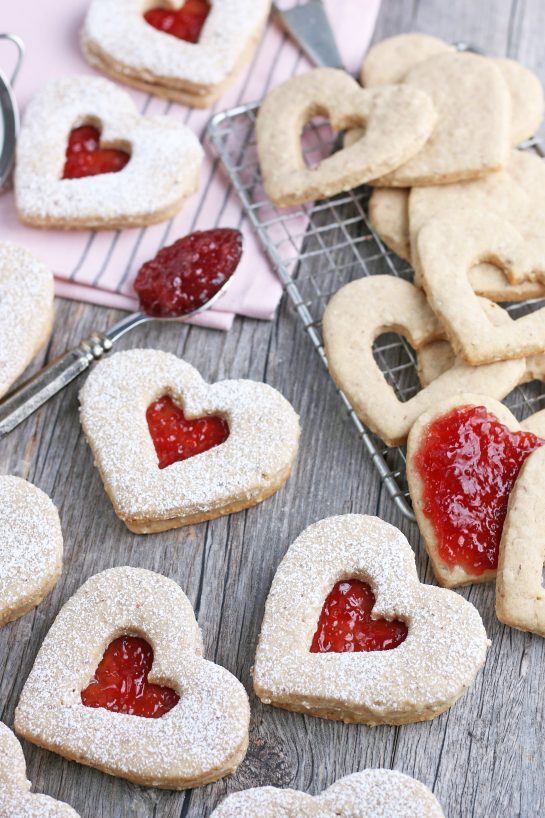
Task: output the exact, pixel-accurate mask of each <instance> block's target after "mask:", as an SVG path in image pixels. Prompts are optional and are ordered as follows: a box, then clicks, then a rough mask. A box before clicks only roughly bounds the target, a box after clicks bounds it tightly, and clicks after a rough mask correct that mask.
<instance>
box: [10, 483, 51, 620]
mask: <svg viewBox="0 0 545 818" xmlns="http://www.w3.org/2000/svg"><path fill="white" fill-rule="evenodd" d="M61 567H62V532H61V524H60V520H59V514H58V512H57V509H56V508H55V506H54V505H53V503H52V501H51V500H50V499H49V497H48V496H47V495H46V494H44V492H43V491H41V490H40V489H38V488H36V486H33V485H32V484H31V483H27V481H26V480H22V479H21V478H19V477H11V476H2V477H0V624H4V623H6V622H9V621H11V620H12V619H15V618H16V617H18V616H22V614H23V613H26V611H28V610H30V608H33V607H34V606H35V605H37V604H38V603H39V602H40V601H41V600H42V599H43V597H44V596H45V595H46V593H48V592H49V591H50V590H51V588H52V586H53V585H54V584H55V582H56V581H57V579H58V577H59V574H60V572H61Z"/></svg>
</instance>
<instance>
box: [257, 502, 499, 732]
mask: <svg viewBox="0 0 545 818" xmlns="http://www.w3.org/2000/svg"><path fill="white" fill-rule="evenodd" d="M487 644H488V643H487V638H486V633H485V630H484V627H483V624H482V621H481V618H480V616H479V613H478V612H477V611H476V610H475V608H474V607H473V606H472V605H471V604H470V603H469V602H466V600H465V599H463V598H462V597H461V596H459V595H458V594H454V593H452V592H451V591H445V590H443V589H440V588H435V587H432V586H428V585H422V584H421V583H420V582H419V581H418V576H417V573H416V567H415V561H414V553H413V550H412V548H411V547H410V545H409V543H408V542H407V540H406V539H405V537H404V536H403V534H402V533H401V532H400V531H398V529H396V528H394V527H393V526H391V525H389V524H388V523H385V522H383V521H382V520H379V519H378V518H376V517H367V516H364V515H352V514H348V515H345V516H340V517H330V518H328V519H325V520H322V521H321V522H318V523H315V524H314V525H312V526H310V527H309V528H307V529H306V530H305V531H304V532H303V533H302V534H301V535H300V536H299V537H298V538H297V540H296V541H295V542H294V543H293V544H292V545H291V546H290V548H289V550H288V552H287V554H286V556H285V557H284V559H283V560H282V562H281V564H280V566H279V568H278V570H277V572H276V576H275V578H274V580H273V584H272V587H271V590H270V593H269V597H268V599H267V604H266V607H265V616H264V619H263V624H262V627H261V634H260V637H259V643H258V646H257V653H256V658H255V667H254V688H255V691H256V693H257V695H258V696H259V698H260V699H261V700H262V701H263V702H264V703H265V704H273V705H276V706H277V707H284V708H286V709H288V710H295V711H298V712H302V713H308V714H310V715H314V716H320V717H322V718H327V719H338V720H341V721H344V722H358V723H364V724H406V723H410V722H417V721H425V720H428V719H432V718H434V717H435V716H438V715H439V714H440V713H442V712H443V711H445V710H447V709H448V708H449V707H450V706H451V705H452V704H454V702H455V701H456V700H457V699H458V698H459V697H460V696H461V695H462V694H463V693H464V692H465V691H466V690H467V689H468V687H469V686H470V685H471V684H472V683H473V681H474V679H475V676H476V674H477V672H478V671H479V669H480V668H481V667H482V665H483V664H484V661H485V656H486V650H487Z"/></svg>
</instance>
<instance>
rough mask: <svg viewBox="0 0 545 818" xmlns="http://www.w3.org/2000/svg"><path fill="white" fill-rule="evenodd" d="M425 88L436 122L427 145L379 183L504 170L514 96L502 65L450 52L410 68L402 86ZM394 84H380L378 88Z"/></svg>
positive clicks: (428, 181) (445, 179)
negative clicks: (503, 73)
mask: <svg viewBox="0 0 545 818" xmlns="http://www.w3.org/2000/svg"><path fill="white" fill-rule="evenodd" d="M404 86H407V87H410V88H414V89H419V90H421V91H424V92H425V93H426V94H427V95H428V96H429V97H430V99H431V100H432V102H433V105H434V107H435V109H436V111H437V115H438V116H437V124H436V126H435V128H434V130H433V132H432V134H431V136H430V137H429V139H428V140H427V142H426V144H425V145H424V146H423V148H422V149H421V150H420V151H418V153H416V154H415V155H414V156H412V157H411V158H410V159H409V160H408V161H407V162H405V163H404V164H402V165H400V166H398V167H397V168H396V169H395V170H393V171H392V172H391V173H388V174H387V175H385V176H381V177H380V178H376V179H375V180H374V181H373V184H375V185H377V186H378V187H412V186H414V185H434V184H446V183H449V182H457V181H459V180H461V179H473V178H475V177H478V176H483V175H484V174H486V173H491V172H492V171H495V170H500V168H502V167H504V166H505V165H506V163H507V161H508V158H509V148H510V144H511V138H510V137H511V135H510V125H511V100H510V96H509V91H508V88H507V85H506V83H505V81H504V79H503V77H502V74H501V72H500V70H499V68H498V67H497V66H496V65H494V63H493V62H492V61H491V60H488V59H486V57H481V56H479V55H478V54H470V53H468V52H466V53H463V54H461V53H457V52H454V53H446V54H436V55H435V56H433V57H430V58H429V59H427V60H425V61H424V62H421V63H418V64H417V65H415V66H414V67H413V68H411V69H410V70H409V71H408V73H407V74H406V76H405V77H404V79H403V82H402V84H401V85H400V86H394V87H404ZM384 87H392V86H377V87H376V88H375V89H369V90H377V91H378V90H380V88H384Z"/></svg>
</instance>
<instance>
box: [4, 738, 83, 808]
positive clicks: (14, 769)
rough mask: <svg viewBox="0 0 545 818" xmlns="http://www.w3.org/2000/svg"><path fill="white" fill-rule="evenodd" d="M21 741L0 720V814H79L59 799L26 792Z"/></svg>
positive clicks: (27, 787)
mask: <svg viewBox="0 0 545 818" xmlns="http://www.w3.org/2000/svg"><path fill="white" fill-rule="evenodd" d="M29 790H30V781H28V780H27V777H26V764H25V757H24V755H23V751H22V749H21V745H20V744H19V742H18V741H17V739H16V737H15V736H14V735H13V733H12V732H11V730H10V729H9V728H8V727H6V725H5V724H2V723H0V815H1V816H2V818H79V815H78V814H77V813H76V812H75V811H74V810H73V809H72V807H69V806H68V804H64V803H63V802H62V801H55V800H54V799H53V798H50V797H49V796H48V795H34V794H33V793H31V792H29Z"/></svg>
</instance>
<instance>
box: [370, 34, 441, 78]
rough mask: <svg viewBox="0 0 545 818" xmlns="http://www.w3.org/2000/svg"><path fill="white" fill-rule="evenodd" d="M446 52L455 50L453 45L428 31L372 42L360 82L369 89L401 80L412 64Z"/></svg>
mask: <svg viewBox="0 0 545 818" xmlns="http://www.w3.org/2000/svg"><path fill="white" fill-rule="evenodd" d="M448 51H454V47H453V46H451V45H449V44H448V43H446V42H445V41H444V40H441V39H440V38H439V37H433V36H432V35H431V34H420V33H418V32H411V33H409V34H398V35H396V36H395V37H386V38H385V39H384V40H381V41H380V42H379V43H375V45H373V46H372V47H371V48H370V49H369V51H368V52H367V54H366V55H365V59H364V61H363V64H362V67H361V73H360V80H361V84H362V85H365V86H366V87H367V88H371V87H373V86H375V85H392V84H395V83H398V82H402V81H403V80H404V79H405V77H406V75H407V73H408V71H409V70H410V69H411V68H412V67H413V66H414V65H416V64H417V63H419V62H423V61H424V60H427V59H428V57H433V56H435V54H441V53H443V52H448Z"/></svg>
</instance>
